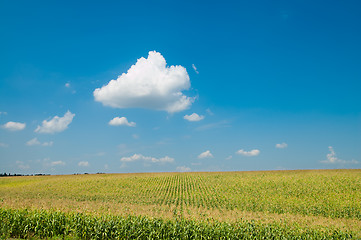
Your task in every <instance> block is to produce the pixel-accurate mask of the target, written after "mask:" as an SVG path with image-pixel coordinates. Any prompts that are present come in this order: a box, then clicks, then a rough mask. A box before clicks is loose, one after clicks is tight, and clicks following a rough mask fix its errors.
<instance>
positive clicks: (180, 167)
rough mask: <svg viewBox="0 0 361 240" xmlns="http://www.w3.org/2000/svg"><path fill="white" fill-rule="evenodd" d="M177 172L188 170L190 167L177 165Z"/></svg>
mask: <svg viewBox="0 0 361 240" xmlns="http://www.w3.org/2000/svg"><path fill="white" fill-rule="evenodd" d="M176 170H177V172H190V171H191V168H189V167H186V166H179V167H177V168H176Z"/></svg>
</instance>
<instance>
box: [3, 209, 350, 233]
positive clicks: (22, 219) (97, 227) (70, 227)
mask: <svg viewBox="0 0 361 240" xmlns="http://www.w3.org/2000/svg"><path fill="white" fill-rule="evenodd" d="M0 219H1V220H2V221H0V237H1V238H4V239H6V238H11V237H12V238H14V237H15V238H52V237H61V238H64V237H67V238H73V239H135V238H137V239H352V238H353V237H354V236H353V233H352V232H344V231H341V230H334V229H323V230H321V229H317V230H316V229H310V228H308V229H301V228H298V227H297V226H296V225H285V224H282V223H272V224H264V223H263V224H262V223H259V222H254V221H240V222H237V223H225V222H218V221H194V220H186V219H182V218H177V219H173V220H164V219H158V218H147V217H141V216H128V217H120V216H109V215H106V216H105V215H103V216H92V215H85V214H81V213H63V212H58V211H40V210H37V211H29V210H26V209H25V210H14V209H4V208H0Z"/></svg>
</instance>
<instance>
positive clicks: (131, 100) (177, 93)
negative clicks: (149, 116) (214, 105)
mask: <svg viewBox="0 0 361 240" xmlns="http://www.w3.org/2000/svg"><path fill="white" fill-rule="evenodd" d="M190 86H191V83H190V80H189V76H188V73H187V70H186V69H185V68H184V67H182V66H179V65H178V66H170V67H167V63H166V61H165V59H164V57H163V56H162V54H160V53H158V52H156V51H150V52H149V54H148V58H144V57H142V58H139V59H138V60H137V62H136V64H134V65H133V66H131V68H130V69H129V70H128V72H127V73H123V74H122V75H120V76H118V78H117V79H116V80H111V81H109V83H108V84H107V85H105V86H103V87H101V88H97V89H95V90H94V92H93V95H94V99H95V101H97V102H101V103H103V105H105V106H110V107H113V108H146V109H154V110H161V111H167V112H169V113H175V112H180V111H183V110H185V109H188V108H189V107H190V106H191V105H192V103H193V102H194V100H195V98H192V97H188V96H186V95H184V94H183V92H182V91H184V90H188V89H189V88H190Z"/></svg>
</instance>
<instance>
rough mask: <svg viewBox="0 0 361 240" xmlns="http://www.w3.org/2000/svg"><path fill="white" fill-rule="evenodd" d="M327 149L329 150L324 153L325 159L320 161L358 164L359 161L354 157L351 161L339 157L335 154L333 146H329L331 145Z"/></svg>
mask: <svg viewBox="0 0 361 240" xmlns="http://www.w3.org/2000/svg"><path fill="white" fill-rule="evenodd" d="M328 150H329V151H330V153H328V154H327V155H326V157H327V160H323V161H321V163H327V164H337V163H338V164H358V163H359V162H358V161H356V160H354V159H353V160H351V161H346V160H342V159H339V158H338V157H337V156H336V153H335V150H333V147H331V146H329V147H328Z"/></svg>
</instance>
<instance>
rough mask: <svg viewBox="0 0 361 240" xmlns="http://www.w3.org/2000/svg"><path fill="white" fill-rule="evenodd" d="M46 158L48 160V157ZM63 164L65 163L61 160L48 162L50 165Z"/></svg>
mask: <svg viewBox="0 0 361 240" xmlns="http://www.w3.org/2000/svg"><path fill="white" fill-rule="evenodd" d="M44 160H45V159H44ZM47 160H49V159H47ZM64 165H65V162H63V161H54V162H51V163H50V166H64Z"/></svg>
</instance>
